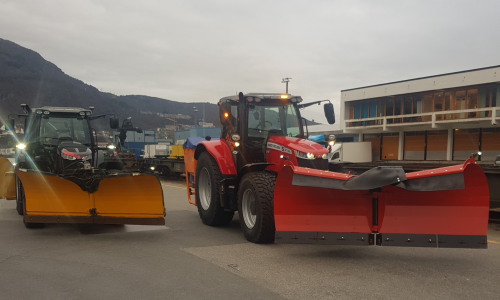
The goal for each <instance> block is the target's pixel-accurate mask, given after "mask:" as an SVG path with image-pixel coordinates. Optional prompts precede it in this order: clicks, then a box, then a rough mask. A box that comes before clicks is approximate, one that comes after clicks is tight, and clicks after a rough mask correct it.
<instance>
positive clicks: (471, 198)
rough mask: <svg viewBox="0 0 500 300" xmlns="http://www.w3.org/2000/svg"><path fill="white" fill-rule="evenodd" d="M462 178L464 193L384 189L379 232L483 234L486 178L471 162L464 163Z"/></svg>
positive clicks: (381, 200) (381, 198)
mask: <svg viewBox="0 0 500 300" xmlns="http://www.w3.org/2000/svg"><path fill="white" fill-rule="evenodd" d="M468 162H469V160H468ZM456 167H457V168H458V169H460V168H461V167H462V166H456ZM441 169H444V168H441ZM427 171H433V170H427ZM434 172H435V170H434ZM415 173H416V172H415ZM455 173H456V172H455ZM463 175H464V182H465V189H463V190H450V191H436V192H411V191H407V190H403V189H400V188H397V187H393V186H386V187H384V188H383V189H382V193H379V194H378V195H379V212H378V213H379V233H407V234H443V235H486V231H487V228H488V212H489V192H488V183H487V182H486V176H485V175H484V173H483V171H482V169H481V168H480V167H479V166H477V165H476V164H473V163H469V164H466V167H465V168H464V170H463ZM431 176H432V175H431Z"/></svg>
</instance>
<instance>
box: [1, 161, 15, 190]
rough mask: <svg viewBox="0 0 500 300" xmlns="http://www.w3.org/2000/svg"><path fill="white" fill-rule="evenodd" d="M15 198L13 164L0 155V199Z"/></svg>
mask: <svg viewBox="0 0 500 300" xmlns="http://www.w3.org/2000/svg"><path fill="white" fill-rule="evenodd" d="M3 198H6V199H7V200H14V199H16V181H15V178H14V166H13V165H12V164H11V162H10V161H9V160H8V159H7V158H5V157H0V199H3Z"/></svg>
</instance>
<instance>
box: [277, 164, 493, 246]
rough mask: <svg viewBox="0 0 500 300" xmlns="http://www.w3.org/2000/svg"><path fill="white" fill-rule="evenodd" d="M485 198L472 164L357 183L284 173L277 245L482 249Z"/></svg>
mask: <svg viewBox="0 0 500 300" xmlns="http://www.w3.org/2000/svg"><path fill="white" fill-rule="evenodd" d="M488 210H489V192H488V184H487V182H486V176H485V175H484V173H483V171H482V169H481V168H480V167H479V166H477V165H476V164H475V161H474V159H469V160H467V161H466V162H465V163H464V164H463V165H457V166H450V167H445V168H439V169H432V170H425V171H420V172H412V173H405V172H404V170H403V169H402V168H401V167H376V168H373V169H371V170H368V171H367V172H365V173H363V174H362V175H360V176H351V175H346V174H341V173H335V172H326V171H320V170H313V169H306V168H301V167H295V166H292V165H289V166H285V167H283V168H282V169H281V170H280V171H279V173H278V177H277V180H276V186H275V190H274V215H275V224H276V238H275V241H276V242H277V243H317V244H336V245H374V244H377V245H381V246H410V247H439V248H441V247H446V248H487V239H486V231H487V228H488Z"/></svg>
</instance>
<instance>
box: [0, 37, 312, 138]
mask: <svg viewBox="0 0 500 300" xmlns="http://www.w3.org/2000/svg"><path fill="white" fill-rule="evenodd" d="M222 96H223V95H222ZM214 100H215V99H214ZM21 103H25V104H28V105H29V106H30V107H41V106H73V107H83V108H86V107H89V106H94V107H95V111H94V113H95V114H105V113H114V114H115V115H116V116H117V117H118V118H120V120H123V118H127V117H132V122H133V123H134V125H135V126H137V127H140V128H142V129H156V128H159V127H164V126H165V125H172V124H173V122H172V121H171V120H168V119H167V118H166V117H168V118H173V117H175V120H176V123H177V124H187V125H193V124H194V117H195V116H194V110H193V107H197V109H198V115H197V117H198V119H201V118H203V111H204V112H205V113H204V115H205V122H208V123H213V124H214V125H215V126H217V127H220V126H221V125H220V122H219V110H218V106H217V105H216V104H213V103H208V102H205V103H193V102H190V103H185V102H176V101H172V100H167V99H161V98H155V97H149V96H142V95H127V96H117V95H114V94H111V93H103V92H100V91H99V90H98V89H97V88H95V87H93V86H91V85H88V84H86V83H84V82H82V81H80V80H78V79H76V78H73V77H71V76H69V75H67V74H65V73H64V72H63V71H62V70H61V69H60V68H58V67H57V66H56V65H55V64H53V63H51V62H49V61H47V60H45V59H44V58H43V57H42V56H41V55H40V54H38V53H36V52H35V51H32V50H30V49H27V48H24V47H21V46H19V45H17V44H15V43H13V42H11V41H8V40H4V39H1V38H0V126H2V124H1V123H2V122H1V121H2V120H7V119H8V118H7V116H8V115H9V114H11V113H22V110H21V107H20V106H19V105H20V104H21ZM157 113H162V114H166V117H162V116H160V115H157ZM178 114H182V115H183V116H179V115H178ZM94 122H95V123H93V126H94V127H96V128H97V129H98V130H107V129H109V127H108V125H107V124H108V123H107V120H104V119H100V120H99V121H94ZM19 123H21V122H20V121H19ZM308 124H309V125H313V124H316V123H313V122H311V121H308Z"/></svg>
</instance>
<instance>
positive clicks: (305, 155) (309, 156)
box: [295, 150, 314, 159]
mask: <svg viewBox="0 0 500 300" xmlns="http://www.w3.org/2000/svg"><path fill="white" fill-rule="evenodd" d="M295 156H296V157H298V158H303V159H314V154H312V153H304V152H300V151H297V150H295Z"/></svg>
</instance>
